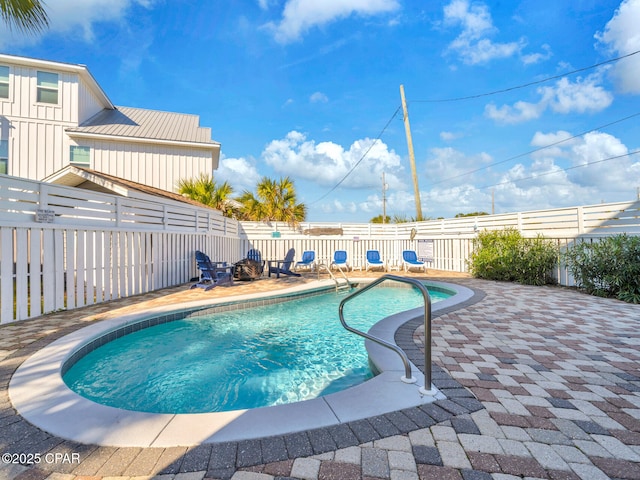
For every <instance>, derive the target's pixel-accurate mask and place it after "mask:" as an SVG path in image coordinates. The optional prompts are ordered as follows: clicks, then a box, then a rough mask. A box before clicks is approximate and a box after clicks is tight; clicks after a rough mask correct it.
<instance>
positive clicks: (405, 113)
mask: <svg viewBox="0 0 640 480" xmlns="http://www.w3.org/2000/svg"><path fill="white" fill-rule="evenodd" d="M400 98H401V99H402V113H403V118H404V131H405V133H406V134H407V147H408V149H409V163H410V164H411V175H412V176H413V193H414V196H415V200H416V217H417V218H416V221H418V222H419V221H421V220H422V205H421V204H420V189H419V188H418V173H417V171H416V158H415V156H414V154H413V140H412V139H411V126H410V125H409V111H408V110H407V102H406V100H405V98H404V86H403V85H400Z"/></svg>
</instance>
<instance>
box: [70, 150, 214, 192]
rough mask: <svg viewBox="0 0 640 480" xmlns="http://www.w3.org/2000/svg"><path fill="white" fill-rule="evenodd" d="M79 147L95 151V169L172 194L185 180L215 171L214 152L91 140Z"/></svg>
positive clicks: (93, 166) (93, 155)
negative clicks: (180, 182) (179, 182)
mask: <svg viewBox="0 0 640 480" xmlns="http://www.w3.org/2000/svg"><path fill="white" fill-rule="evenodd" d="M73 144H76V142H73ZM77 145H80V146H85V147H90V148H91V156H92V165H91V167H90V168H92V169H93V170H96V171H99V172H104V173H106V174H108V175H113V176H115V177H120V178H124V179H127V180H131V181H133V182H138V183H142V184H145V185H150V186H153V187H156V188H160V189H162V190H167V191H171V192H175V191H177V183H178V181H179V180H180V179H182V178H193V177H196V176H198V175H200V174H201V173H204V174H208V175H211V174H212V172H213V161H212V158H211V152H209V151H207V150H203V149H197V148H180V147H169V146H158V145H153V144H138V143H123V142H110V141H92V140H90V139H82V140H81V141H78V142H77Z"/></svg>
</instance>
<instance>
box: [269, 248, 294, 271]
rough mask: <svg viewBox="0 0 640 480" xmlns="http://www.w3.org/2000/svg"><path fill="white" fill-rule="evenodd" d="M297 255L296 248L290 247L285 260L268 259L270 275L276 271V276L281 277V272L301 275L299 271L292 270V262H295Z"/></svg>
mask: <svg viewBox="0 0 640 480" xmlns="http://www.w3.org/2000/svg"><path fill="white" fill-rule="evenodd" d="M295 256H296V251H295V249H293V248H290V249H289V251H288V252H287V254H286V255H285V257H284V260H268V263H269V276H271V274H272V273H275V275H276V278H280V274H284V275H292V276H294V277H299V276H300V274H299V273H296V272H293V271H291V264H292V263H294V259H295Z"/></svg>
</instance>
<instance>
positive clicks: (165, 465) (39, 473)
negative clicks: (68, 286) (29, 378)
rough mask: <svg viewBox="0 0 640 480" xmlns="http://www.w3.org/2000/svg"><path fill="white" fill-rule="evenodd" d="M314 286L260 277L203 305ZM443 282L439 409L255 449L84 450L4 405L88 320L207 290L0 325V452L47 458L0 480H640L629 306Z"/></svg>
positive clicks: (633, 323)
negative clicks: (48, 352) (460, 292)
mask: <svg viewBox="0 0 640 480" xmlns="http://www.w3.org/2000/svg"><path fill="white" fill-rule="evenodd" d="M358 274H359V272H358ZM358 276H359V275H358ZM313 278H314V277H313V276H312V275H310V276H307V277H306V278H302V279H280V280H278V281H277V283H276V281H272V280H266V279H265V280H260V281H258V282H253V283H251V284H242V285H240V284H236V285H234V286H233V287H230V288H229V289H227V290H224V289H223V288H222V287H220V288H216V289H213V290H212V291H211V292H206V294H211V295H229V294H231V293H245V291H246V290H249V289H252V290H260V289H264V290H270V289H273V288H277V287H278V286H282V285H286V284H290V283H293V282H298V281H310V280H312V279H313ZM430 278H434V277H430ZM434 279H436V278H434ZM444 280H446V281H449V282H455V283H460V284H461V285H464V286H466V287H468V288H472V289H474V290H475V291H476V292H477V295H476V297H475V298H474V302H472V303H471V304H469V305H468V306H464V307H462V308H459V309H457V310H453V311H449V312H445V313H443V314H441V315H439V316H438V317H437V318H435V319H434V322H433V359H434V363H435V365H436V367H435V368H434V383H436V385H437V386H438V387H439V388H440V389H441V390H442V391H443V392H445V393H446V394H447V396H448V398H447V400H443V401H439V402H437V403H436V404H435V405H433V404H432V405H425V406H423V407H420V408H416V409H410V410H407V411H402V412H395V413H392V414H388V415H383V416H380V417H375V418H371V419H368V420H365V421H361V422H352V424H345V425H340V426H338V427H334V428H328V429H321V430H318V431H311V432H302V433H299V434H295V435H290V436H285V437H274V438H271V439H268V440H262V441H261V440H251V441H246V442H239V443H229V444H213V445H202V446H197V447H191V448H186V447H185V448H166V449H162V448H147V449H139V448H112V447H97V446H92V445H80V444H77V443H74V442H70V441H66V440H64V439H61V438H57V437H54V436H51V435H49V434H47V433H46V432H42V431H40V430H38V429H36V428H35V427H33V426H31V425H30V424H28V422H26V421H25V420H24V419H22V418H21V417H20V416H19V415H17V414H16V412H15V410H14V409H13V407H12V405H11V402H10V399H9V396H8V392H7V384H8V382H9V379H10V377H11V375H12V373H13V372H14V371H15V369H16V368H17V367H18V366H19V365H20V364H21V363H22V362H23V361H24V360H25V359H26V358H27V357H28V356H29V355H30V354H32V353H33V352H35V351H37V350H38V349H40V348H42V346H44V345H46V344H48V343H50V342H51V341H53V340H54V339H55V338H58V337H60V336H62V335H64V334H66V333H69V332H70V331H73V330H75V329H77V328H80V327H82V326H84V325H85V324H86V323H87V322H88V321H92V320H94V319H98V318H103V317H107V316H109V315H114V314H117V313H118V312H120V311H126V312H129V311H132V310H136V309H140V308H148V307H149V306H151V305H157V304H161V303H172V302H174V303H175V302H178V301H185V300H186V299H193V298H194V296H202V295H204V294H205V293H204V292H200V291H198V292H194V291H185V290H184V287H181V288H176V289H171V290H168V291H167V290H165V291H162V292H155V293H154V294H148V295H145V296H142V297H138V298H135V299H124V300H118V301H115V302H111V303H109V304H103V305H98V306H92V307H86V308H84V309H79V310H75V311H70V312H61V313H56V314H52V315H48V316H45V317H41V318H39V319H35V320H30V321H24V322H19V323H17V324H11V325H6V326H3V327H0V451H1V452H2V453H3V454H7V453H10V454H12V453H31V454H35V453H40V454H41V455H42V457H41V458H42V459H46V460H47V461H41V463H39V464H37V465H20V464H13V463H10V462H7V461H6V460H7V458H6V457H5V456H3V457H2V459H3V462H4V463H2V464H0V480H2V479H14V478H17V479H20V480H28V479H34V480H39V479H45V478H47V479H50V480H74V479H80V478H82V479H84V478H92V479H93V478H107V477H108V478H122V479H125V478H126V479H128V478H137V477H142V478H148V477H152V476H157V477H158V478H161V479H166V480H173V479H175V480H191V479H193V480H200V479H203V478H211V479H215V478H232V479H233V480H271V479H284V478H298V479H312V480H315V479H323V480H324V479H327V480H328V479H339V480H352V479H354V480H355V479H374V478H383V479H392V480H396V479H397V480H405V479H443V480H446V479H464V480H475V479H478V480H481V479H496V480H508V479H515V478H523V477H524V478H531V479H534V478H542V479H552V480H555V479H558V480H559V479H589V480H592V479H593V480H597V479H606V478H620V479H640V328H639V327H640V305H629V304H625V303H622V302H619V301H617V300H612V299H603V298H597V297H590V296H587V295H584V294H582V293H579V292H576V291H574V290H571V289H567V288H560V287H527V286H521V285H515V284H507V283H497V282H488V281H481V280H476V279H470V278H456V279H452V278H446V279H444ZM232 289H233V290H232ZM198 298H201V297H198ZM118 308H122V309H123V310H116V309H118ZM422 333H423V332H422V329H421V327H420V322H416V323H415V324H407V325H405V326H403V327H402V328H401V329H400V330H399V331H398V332H397V334H396V340H397V342H398V343H399V344H400V345H401V346H402V347H403V348H404V349H405V350H406V351H407V352H408V354H409V355H410V356H411V357H412V360H413V361H414V363H416V364H417V365H419V364H420V362H421V356H422V354H421V350H420V347H419V346H420V345H421V344H422ZM462 387H464V388H462ZM363 401H365V400H364V399H363ZM47 454H49V455H47ZM54 454H58V455H59V456H58V457H55V456H54ZM64 454H68V456H67V457H65V456H64ZM71 454H77V455H76V456H75V457H71ZM48 460H54V461H53V462H49V461H48Z"/></svg>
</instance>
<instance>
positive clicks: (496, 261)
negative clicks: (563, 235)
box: [469, 228, 558, 285]
mask: <svg viewBox="0 0 640 480" xmlns="http://www.w3.org/2000/svg"><path fill="white" fill-rule="evenodd" d="M557 263H558V249H557V247H556V246H555V245H554V244H553V243H551V242H550V241H549V240H546V239H545V238H544V237H542V236H541V235H539V236H538V237H536V238H523V237H522V235H521V234H520V232H519V231H518V230H515V229H513V228H510V229H509V228H508V229H505V230H494V231H487V230H485V231H482V232H480V233H479V234H478V238H477V240H476V243H475V249H474V251H473V253H472V254H471V257H470V260H469V268H470V271H471V273H472V275H473V276H474V277H478V278H485V279H488V280H502V281H511V282H519V283H523V284H527V285H544V284H546V283H554V280H553V278H552V276H551V273H552V271H553V269H554V268H555V267H556V265H557Z"/></svg>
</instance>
